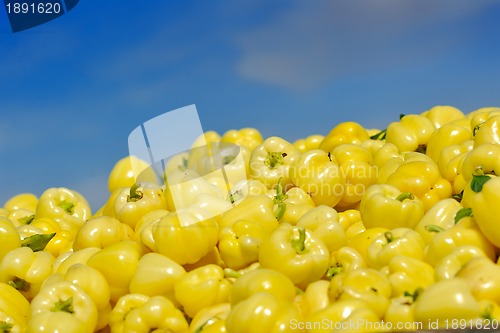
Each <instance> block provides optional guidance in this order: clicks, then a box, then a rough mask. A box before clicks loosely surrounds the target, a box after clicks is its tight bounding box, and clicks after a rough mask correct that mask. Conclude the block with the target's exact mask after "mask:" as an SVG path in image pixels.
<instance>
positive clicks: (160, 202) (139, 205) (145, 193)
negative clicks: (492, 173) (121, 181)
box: [112, 182, 167, 229]
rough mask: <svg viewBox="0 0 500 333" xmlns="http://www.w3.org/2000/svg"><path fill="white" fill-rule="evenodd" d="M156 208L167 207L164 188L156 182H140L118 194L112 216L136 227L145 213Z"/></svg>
mask: <svg viewBox="0 0 500 333" xmlns="http://www.w3.org/2000/svg"><path fill="white" fill-rule="evenodd" d="M156 209H167V204H166V202H165V198H164V195H163V190H162V189H161V187H160V186H158V185H157V184H155V183H146V182H140V183H136V184H134V185H132V186H131V187H126V188H123V189H122V190H121V192H120V193H119V194H118V195H117V196H116V199H115V202H114V209H113V214H112V216H114V217H116V218H117V219H118V220H119V221H120V222H122V223H125V224H128V225H129V226H130V227H131V228H132V229H134V228H135V225H136V224H137V221H138V220H139V219H140V218H141V217H142V216H143V215H144V214H146V213H149V212H151V211H153V210H156Z"/></svg>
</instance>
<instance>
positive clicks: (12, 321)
mask: <svg viewBox="0 0 500 333" xmlns="http://www.w3.org/2000/svg"><path fill="white" fill-rule="evenodd" d="M29 314H30V303H29V302H28V300H27V299H26V298H25V297H24V296H23V295H22V294H21V293H20V292H19V291H17V290H16V289H14V288H13V287H11V286H9V285H8V284H7V283H3V282H0V329H3V330H4V331H5V332H7V333H10V332H12V333H14V332H24V329H25V327H26V324H27V321H28V317H29Z"/></svg>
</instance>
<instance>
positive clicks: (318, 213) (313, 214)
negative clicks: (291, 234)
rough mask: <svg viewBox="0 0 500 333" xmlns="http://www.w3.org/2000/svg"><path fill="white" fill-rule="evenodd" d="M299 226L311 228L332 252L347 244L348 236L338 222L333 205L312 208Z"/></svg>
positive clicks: (300, 221)
mask: <svg viewBox="0 0 500 333" xmlns="http://www.w3.org/2000/svg"><path fill="white" fill-rule="evenodd" d="M297 226H298V227H302V228H306V229H308V230H311V231H312V232H313V233H314V234H315V235H316V236H318V237H319V238H320V239H321V241H322V242H323V243H324V244H325V245H326V247H327V248H328V251H329V252H330V253H332V252H334V251H336V250H338V249H340V248H342V247H343V246H345V245H346V244H347V236H346V233H345V231H344V228H343V227H342V226H341V225H340V223H339V222H338V214H337V212H336V211H335V209H333V208H331V207H328V206H324V205H321V206H318V207H315V208H312V209H310V210H309V211H308V212H307V213H305V214H304V215H302V217H301V218H300V219H299V221H298V222H297Z"/></svg>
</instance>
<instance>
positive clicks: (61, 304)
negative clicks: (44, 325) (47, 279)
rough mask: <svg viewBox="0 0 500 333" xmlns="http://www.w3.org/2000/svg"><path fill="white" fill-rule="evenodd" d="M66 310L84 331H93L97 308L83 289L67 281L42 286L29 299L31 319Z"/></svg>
mask: <svg viewBox="0 0 500 333" xmlns="http://www.w3.org/2000/svg"><path fill="white" fill-rule="evenodd" d="M59 311H60V312H66V313H69V314H71V315H72V316H73V317H75V318H76V319H78V320H79V321H80V322H81V325H83V326H84V327H85V332H93V331H94V330H95V327H96V324H97V308H96V306H95V304H94V302H93V301H92V298H91V297H90V296H89V295H88V294H87V293H86V292H85V291H83V289H81V288H80V287H78V286H77V285H75V284H73V283H71V282H69V281H60V282H57V283H54V284H51V285H49V286H47V287H45V288H42V289H41V290H40V292H39V293H38V294H37V295H36V296H35V297H34V298H33V300H32V301H31V317H30V318H31V319H30V321H31V320H37V319H36V318H37V316H39V315H42V314H44V313H47V312H59Z"/></svg>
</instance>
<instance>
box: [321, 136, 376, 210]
mask: <svg viewBox="0 0 500 333" xmlns="http://www.w3.org/2000/svg"><path fill="white" fill-rule="evenodd" d="M331 154H332V155H333V156H334V157H335V160H336V161H337V163H338V165H339V167H340V172H341V173H342V175H343V176H344V181H345V190H344V196H343V197H342V199H341V200H340V202H339V203H338V204H337V207H340V208H343V209H345V208H347V207H353V206H354V205H355V204H357V203H358V202H359V201H360V200H361V197H362V196H363V194H364V193H365V191H366V189H367V188H369V187H370V186H371V185H373V184H375V183H376V182H377V177H378V173H377V172H378V169H377V168H376V167H375V166H374V165H373V156H372V153H371V152H370V150H368V149H367V148H365V147H363V146H362V145H356V144H342V145H339V146H337V147H335V149H333V150H332V151H331Z"/></svg>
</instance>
